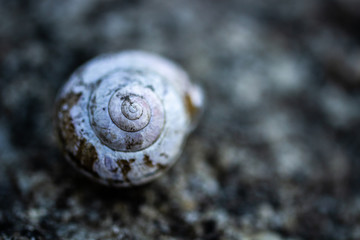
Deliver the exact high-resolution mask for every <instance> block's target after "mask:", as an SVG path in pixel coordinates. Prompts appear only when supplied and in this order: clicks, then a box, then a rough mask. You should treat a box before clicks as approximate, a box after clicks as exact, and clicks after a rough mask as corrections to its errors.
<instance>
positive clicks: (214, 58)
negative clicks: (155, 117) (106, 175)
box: [0, 0, 360, 240]
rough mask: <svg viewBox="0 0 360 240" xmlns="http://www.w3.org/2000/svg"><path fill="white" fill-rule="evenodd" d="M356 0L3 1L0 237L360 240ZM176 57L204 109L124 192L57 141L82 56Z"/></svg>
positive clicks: (0, 13)
mask: <svg viewBox="0 0 360 240" xmlns="http://www.w3.org/2000/svg"><path fill="white" fill-rule="evenodd" d="M358 7H359V4H358V3H357V1H352V0H346V1H342V0H329V1H320V0H319V1H314V0H304V1H287V0H268V1H253V0H244V1H235V0H230V1H207V0H199V1H191V0H174V1H161V0H149V1H145V0H136V1H130V0H126V1H115V0H106V1H103V0H88V1H83V0H75V1H60V0H57V1H47V0H31V1H20V0H12V1H8V0H0V162H1V168H0V238H1V239H18V240H19V239H102V240H103V239H159V240H165V239H208V240H210V239H230V240H231V239H250V240H257V239H261V240H262V239H288V240H290V239H292V240H300V239H317V240H319V239H320V240H321V239H327V240H328V239H336V240H339V239H340V240H341V239H346V240H348V239H354V240H355V239H359V238H360V161H359V157H358V156H359V155H360V130H359V129H360V109H359V106H360V67H359V66H360V45H359V41H360V31H359V28H358V22H359V19H360V15H359V12H358V11H356V9H358ZM124 49H142V50H147V51H152V52H155V53H158V54H161V55H163V56H165V57H168V58H170V59H173V60H175V61H176V62H178V63H179V64H180V65H182V66H183V67H184V68H185V69H186V70H187V71H188V73H189V74H190V76H191V77H192V79H193V80H194V82H196V83H199V84H201V85H202V86H203V87H204V89H205V91H206V94H207V108H206V111H205V113H204V116H203V117H202V119H201V121H200V125H199V128H198V129H197V130H196V131H195V132H194V133H193V134H192V136H191V137H190V138H189V141H188V142H187V145H186V147H185V151H184V153H183V154H182V156H181V159H180V161H179V162H178V163H177V164H176V165H175V166H174V167H173V168H172V169H171V170H170V172H169V173H168V174H166V176H164V177H162V178H160V179H158V180H157V181H155V182H153V183H151V184H148V185H146V186H143V187H139V188H135V189H129V190H121V189H113V188H107V187H104V186H101V185H98V184H96V183H94V182H91V181H89V180H88V179H86V178H84V177H83V176H80V175H79V174H78V173H77V172H76V171H74V170H73V169H72V168H71V166H70V165H69V164H68V163H67V162H65V161H64V159H63V157H62V155H61V153H60V151H59V150H58V147H57V144H56V139H55V137H54V130H53V124H52V116H53V108H54V100H55V99H54V98H55V95H56V92H57V91H58V90H59V89H60V87H61V86H62V85H63V83H64V81H65V80H66V79H67V78H68V76H69V75H70V73H71V72H72V71H73V70H74V69H75V68H76V67H78V66H79V65H81V64H82V63H84V62H85V61H87V60H89V59H91V58H92V57H94V56H96V55H98V54H101V53H105V52H115V51H120V50H124Z"/></svg>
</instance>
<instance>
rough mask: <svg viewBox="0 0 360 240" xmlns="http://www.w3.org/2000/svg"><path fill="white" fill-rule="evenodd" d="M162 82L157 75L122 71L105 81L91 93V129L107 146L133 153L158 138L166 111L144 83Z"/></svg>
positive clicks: (127, 70)
mask: <svg viewBox="0 0 360 240" xmlns="http://www.w3.org/2000/svg"><path fill="white" fill-rule="evenodd" d="M161 81H163V80H162V78H161V77H160V76H159V75H157V74H155V73H152V72H149V71H147V72H139V71H133V70H131V69H130V70H129V69H121V70H119V71H117V72H115V73H112V74H110V75H109V76H106V77H104V78H103V79H102V81H101V82H100V83H99V85H98V86H97V87H96V89H95V90H94V92H93V93H92V96H91V100H90V104H89V109H90V118H91V125H92V127H93V129H94V131H95V133H96V135H97V136H98V137H99V138H100V139H101V141H102V142H103V143H104V144H105V145H106V146H108V147H110V148H111V149H114V150H116V151H129V152H133V151H139V150H141V149H144V148H147V147H149V146H150V145H152V144H153V143H154V142H155V141H156V140H157V139H158V138H159V136H160V134H161V131H162V129H163V127H164V122H165V114H164V107H163V104H162V102H161V100H160V99H159V97H158V95H157V94H156V92H155V91H153V89H151V88H149V87H146V84H145V83H147V82H153V83H154V84H160V85H162V84H161ZM159 90H160V89H159ZM104 93H105V94H104ZM159 94H161V92H159Z"/></svg>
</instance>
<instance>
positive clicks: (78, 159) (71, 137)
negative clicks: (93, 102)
mask: <svg viewBox="0 0 360 240" xmlns="http://www.w3.org/2000/svg"><path fill="white" fill-rule="evenodd" d="M81 95H82V94H81V93H77V94H75V93H69V94H68V95H66V96H65V97H63V98H62V99H60V101H59V103H58V104H57V106H56V108H55V109H56V117H55V121H56V128H57V135H58V138H59V141H60V143H61V145H62V149H63V151H64V152H65V154H66V155H67V156H68V157H69V159H70V160H71V161H72V162H73V163H74V164H75V165H76V166H77V167H78V168H79V169H82V170H84V171H86V172H88V173H90V174H91V175H93V176H95V177H97V178H99V176H98V175H97V174H96V173H95V172H94V171H93V165H94V163H95V162H96V161H97V160H98V154H97V152H96V149H95V147H94V146H93V145H92V144H90V143H88V142H87V141H86V140H85V139H83V138H81V137H79V136H78V135H77V134H76V131H75V126H74V123H73V119H72V117H71V115H70V110H71V109H72V107H73V106H74V105H75V104H76V103H77V102H78V101H79V99H80V97H81ZM65 105H66V108H64V106H65ZM58 114H62V117H61V118H60V117H59V115H58ZM76 145H78V148H77V151H76V153H75V152H73V151H71V149H67V148H66V146H76Z"/></svg>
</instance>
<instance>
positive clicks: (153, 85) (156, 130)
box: [55, 51, 203, 187]
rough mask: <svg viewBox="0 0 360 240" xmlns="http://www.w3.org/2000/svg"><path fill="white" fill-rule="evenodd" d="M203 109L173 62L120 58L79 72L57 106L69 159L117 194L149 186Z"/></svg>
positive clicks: (103, 59) (144, 56)
mask: <svg viewBox="0 0 360 240" xmlns="http://www.w3.org/2000/svg"><path fill="white" fill-rule="evenodd" d="M202 106H203V94H202V91H201V89H200V88H199V87H198V86H196V85H193V84H192V83H191V82H190V80H189V78H188V76H187V74H186V73H185V72H184V71H183V70H182V69H181V68H180V67H178V66H177V65H175V64H174V63H173V62H171V61H169V60H167V59H164V58H162V57H160V56H157V55H154V54H150V53H146V52H142V51H125V52H120V53H117V54H108V55H103V56H99V57H97V58H95V59H93V60H91V61H89V62H88V63H86V64H85V65H84V66H82V67H80V68H79V69H78V70H77V71H75V73H74V74H73V75H72V76H71V77H70V79H69V81H68V82H67V83H66V84H65V86H64V87H63V88H62V90H61V91H60V93H59V95H58V97H57V101H56V116H55V120H56V129H57V133H58V136H59V139H60V143H61V145H62V148H63V152H64V153H65V156H66V158H67V159H68V160H69V161H70V162H71V163H73V164H74V165H75V167H76V168H78V169H79V170H81V171H82V172H83V173H85V174H86V175H87V176H90V177H92V178H95V179H96V180H98V181H100V182H102V183H105V184H109V185H114V186H120V187H127V186H133V185H140V184H144V183H147V182H149V181H151V180H153V179H154V178H156V177H158V176H159V175H161V174H162V173H164V172H165V171H166V170H167V169H168V168H169V167H170V166H171V165H173V164H174V163H175V161H176V159H177V158H178V156H179V154H180V153H181V149H182V146H183V143H184V141H185V139H186V137H187V135H188V134H189V133H190V132H191V131H192V129H193V128H194V127H195V125H196V123H197V119H198V115H199V113H200V112H201V109H202Z"/></svg>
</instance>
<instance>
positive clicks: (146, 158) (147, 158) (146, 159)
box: [143, 154, 154, 167]
mask: <svg viewBox="0 0 360 240" xmlns="http://www.w3.org/2000/svg"><path fill="white" fill-rule="evenodd" d="M143 160H144V163H145V165H146V166H148V167H154V164H153V162H152V161H151V160H150V157H149V155H146V154H145V155H144V159H143Z"/></svg>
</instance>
